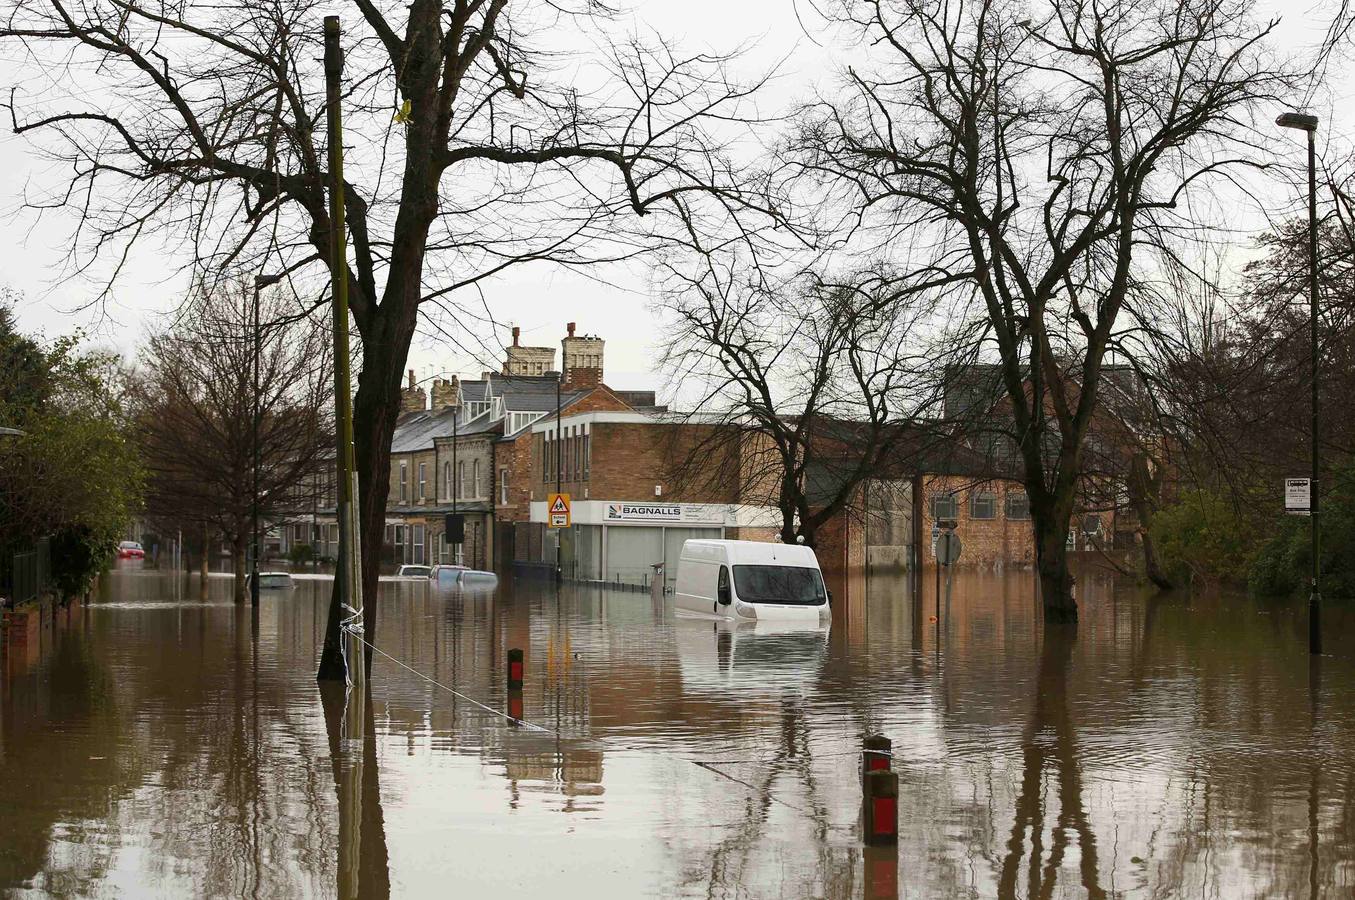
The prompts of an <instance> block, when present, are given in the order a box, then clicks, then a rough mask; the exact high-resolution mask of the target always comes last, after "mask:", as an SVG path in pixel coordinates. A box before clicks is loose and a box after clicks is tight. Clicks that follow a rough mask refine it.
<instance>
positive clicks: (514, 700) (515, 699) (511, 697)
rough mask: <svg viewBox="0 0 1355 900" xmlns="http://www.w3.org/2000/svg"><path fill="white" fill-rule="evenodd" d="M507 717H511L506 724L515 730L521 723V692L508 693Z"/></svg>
mask: <svg viewBox="0 0 1355 900" xmlns="http://www.w3.org/2000/svg"><path fill="white" fill-rule="evenodd" d="M508 715H509V716H510V717H511V718H510V720H509V722H508V724H509V725H510V726H512V727H513V728H517V727H518V723H519V722H521V721H522V691H516V690H510V691H509V692H508Z"/></svg>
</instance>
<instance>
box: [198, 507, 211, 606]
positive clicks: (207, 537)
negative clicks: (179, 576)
mask: <svg viewBox="0 0 1355 900" xmlns="http://www.w3.org/2000/svg"><path fill="white" fill-rule="evenodd" d="M211 544H212V538H211V534H210V529H209V528H208V526H206V525H204V526H202V562H201V566H202V570H201V573H202V577H201V578H199V579H198V599H200V600H203V601H205V600H206V599H207V565H208V563H207V554H208V550H209V548H210V547H211Z"/></svg>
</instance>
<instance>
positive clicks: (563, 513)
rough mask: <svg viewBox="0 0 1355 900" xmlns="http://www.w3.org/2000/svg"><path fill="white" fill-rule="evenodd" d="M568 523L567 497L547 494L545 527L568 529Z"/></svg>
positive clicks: (565, 495) (566, 495)
mask: <svg viewBox="0 0 1355 900" xmlns="http://www.w3.org/2000/svg"><path fill="white" fill-rule="evenodd" d="M569 523H570V511H569V495H568V494H549V495H547V498H546V525H547V527H549V528H568V527H569Z"/></svg>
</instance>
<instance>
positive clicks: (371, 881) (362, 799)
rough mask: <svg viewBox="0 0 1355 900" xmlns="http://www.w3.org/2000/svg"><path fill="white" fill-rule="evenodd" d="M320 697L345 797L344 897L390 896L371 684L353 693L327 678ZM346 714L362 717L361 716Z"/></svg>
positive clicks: (341, 796)
mask: <svg viewBox="0 0 1355 900" xmlns="http://www.w3.org/2000/svg"><path fill="white" fill-rule="evenodd" d="M369 684H370V682H369ZM320 703H321V706H323V707H324V711H325V728H326V730H327V731H328V733H329V754H330V759H331V760H332V762H333V766H334V787H335V791H336V792H337V794H338V800H339V836H338V869H337V871H338V896H339V900H349V898H358V897H361V898H363V900H371V898H377V900H379V898H385V897H389V896H390V887H391V886H390V858H389V855H388V853H387V850H386V820H385V815H384V813H383V811H382V808H381V783H380V774H379V770H378V766H377V757H376V722H375V716H374V714H373V710H372V697H371V688H370V687H366V688H364V689H363V693H361V694H358V693H354V694H353V695H352V696H348V691H347V689H346V688H345V687H344V685H343V684H341V683H336V682H322V683H321V684H320ZM345 714H347V715H348V716H354V717H356V719H355V721H350V720H349V719H348V718H347V717H346V715H345ZM359 723H360V724H359Z"/></svg>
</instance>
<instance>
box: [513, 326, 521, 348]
mask: <svg viewBox="0 0 1355 900" xmlns="http://www.w3.org/2000/svg"><path fill="white" fill-rule="evenodd" d="M521 334H522V329H521V328H519V327H518V326H516V325H514V326H513V346H514V347H516V346H517V345H518V336H519V335H521Z"/></svg>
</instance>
